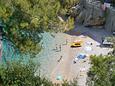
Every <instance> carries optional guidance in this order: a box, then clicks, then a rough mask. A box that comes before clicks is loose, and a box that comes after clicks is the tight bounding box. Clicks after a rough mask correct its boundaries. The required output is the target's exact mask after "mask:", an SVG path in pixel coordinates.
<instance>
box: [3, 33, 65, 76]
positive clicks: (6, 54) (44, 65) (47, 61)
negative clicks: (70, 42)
mask: <svg viewBox="0 0 115 86" xmlns="http://www.w3.org/2000/svg"><path fill="white" fill-rule="evenodd" d="M52 34H53V36H52ZM41 35H42V40H41V42H40V44H41V46H42V48H43V49H42V50H41V52H40V53H38V54H37V55H36V57H35V58H33V60H34V61H35V62H36V63H37V64H41V66H40V70H41V73H42V74H45V75H48V74H50V73H51V70H52V69H53V67H54V66H55V65H56V60H57V59H59V58H60V57H59V56H60V55H61V54H60V53H59V52H56V51H55V49H56V45H57V47H58V48H59V45H60V44H62V43H64V42H65V37H64V35H62V34H61V33H48V32H44V33H42V34H41ZM21 57H23V58H24V61H28V59H29V58H30V57H29V54H28V55H23V56H21ZM17 59H20V54H19V53H18V52H15V51H14V48H13V47H12V46H11V43H10V42H8V41H7V40H4V41H3V42H2V61H3V62H6V61H12V60H17ZM38 72H39V70H38ZM49 76H50V75H48V77H49Z"/></svg>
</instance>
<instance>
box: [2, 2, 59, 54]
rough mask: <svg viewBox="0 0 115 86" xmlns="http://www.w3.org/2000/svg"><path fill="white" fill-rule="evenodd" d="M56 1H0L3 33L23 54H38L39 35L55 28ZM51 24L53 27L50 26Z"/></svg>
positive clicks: (57, 6) (57, 5) (57, 8)
mask: <svg viewBox="0 0 115 86" xmlns="http://www.w3.org/2000/svg"><path fill="white" fill-rule="evenodd" d="M59 9H60V3H59V1H58V0H53V1H52V0H5V1H4V0H0V18H1V21H2V24H3V25H5V27H4V33H5V37H6V38H8V40H10V41H11V42H12V43H14V45H15V46H16V47H17V48H18V49H19V50H20V51H21V52H22V53H23V52H30V53H32V52H33V51H34V52H38V51H40V49H41V47H40V46H39V47H38V48H37V47H36V46H37V45H38V43H39V42H40V39H41V38H40V36H39V35H40V33H41V32H43V31H44V30H46V31H48V30H49V29H53V26H56V28H57V26H58V25H56V23H57V24H58V22H59V20H57V13H58V10H59ZM51 24H53V26H51Z"/></svg>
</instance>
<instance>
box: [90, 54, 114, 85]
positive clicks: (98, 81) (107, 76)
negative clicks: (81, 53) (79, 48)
mask: <svg viewBox="0 0 115 86" xmlns="http://www.w3.org/2000/svg"><path fill="white" fill-rule="evenodd" d="M91 63H92V67H91V69H90V71H89V73H88V76H89V78H88V84H89V85H88V86H115V56H113V55H111V56H102V55H100V56H91Z"/></svg>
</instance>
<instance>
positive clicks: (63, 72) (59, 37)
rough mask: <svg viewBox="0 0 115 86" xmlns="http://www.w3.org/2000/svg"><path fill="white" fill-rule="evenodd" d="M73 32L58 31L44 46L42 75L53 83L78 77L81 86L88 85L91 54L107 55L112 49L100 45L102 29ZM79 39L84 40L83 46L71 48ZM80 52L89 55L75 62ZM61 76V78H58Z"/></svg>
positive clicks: (85, 29)
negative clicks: (89, 49) (71, 44)
mask: <svg viewBox="0 0 115 86" xmlns="http://www.w3.org/2000/svg"><path fill="white" fill-rule="evenodd" d="M80 28H81V27H80ZM79 31H81V30H79ZM87 32H88V33H87ZM71 33H72V34H71ZM71 33H69V34H66V33H57V34H55V37H54V38H53V39H51V40H49V41H50V42H49V43H47V46H46V47H44V51H43V54H42V55H41V56H44V57H43V58H45V59H43V58H41V60H42V61H41V60H40V62H41V69H42V71H41V72H42V75H44V76H47V77H48V78H49V79H50V80H51V81H52V82H53V83H61V82H63V80H68V81H71V80H73V79H74V78H77V81H78V85H79V86H86V79H87V72H88V70H89V68H90V67H91V65H90V58H89V56H90V55H95V54H96V55H100V54H103V55H106V54H107V53H108V52H109V51H111V50H112V49H110V48H105V47H100V46H99V45H100V40H101V39H99V38H101V35H102V33H103V31H102V33H101V32H100V31H97V32H95V31H94V30H93V31H92V32H91V30H89V31H88V29H87V28H84V30H83V32H80V33H87V34H85V35H84V34H79V35H78V32H76V29H75V31H73V32H71ZM91 33H92V34H91ZM95 33H96V34H95ZM89 35H90V36H89ZM92 36H94V37H92ZM96 36H97V37H96ZM98 37H99V38H98ZM46 39H48V38H45V40H46ZM79 39H80V40H82V41H83V43H82V47H79V48H71V47H70V43H72V42H73V41H75V40H79ZM97 39H99V41H98V40H97ZM52 40H53V41H52ZM88 42H91V43H92V45H89V44H88ZM60 47H61V48H60ZM86 47H91V48H92V50H91V51H87V50H86V49H85V48H86ZM79 53H85V54H87V55H88V56H87V57H86V58H85V59H80V60H78V61H77V62H76V64H74V63H73V59H74V58H75V56H76V55H77V54H79ZM38 57H39V55H38ZM59 77H60V78H61V79H60V80H58V78H59Z"/></svg>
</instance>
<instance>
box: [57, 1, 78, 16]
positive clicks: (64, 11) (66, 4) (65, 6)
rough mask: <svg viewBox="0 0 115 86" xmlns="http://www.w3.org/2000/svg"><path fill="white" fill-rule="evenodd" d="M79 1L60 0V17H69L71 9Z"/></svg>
mask: <svg viewBox="0 0 115 86" xmlns="http://www.w3.org/2000/svg"><path fill="white" fill-rule="evenodd" d="M79 1H80V0H60V3H61V9H60V11H59V12H60V14H61V15H71V8H72V7H73V6H75V5H77V4H78V3H79Z"/></svg>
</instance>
